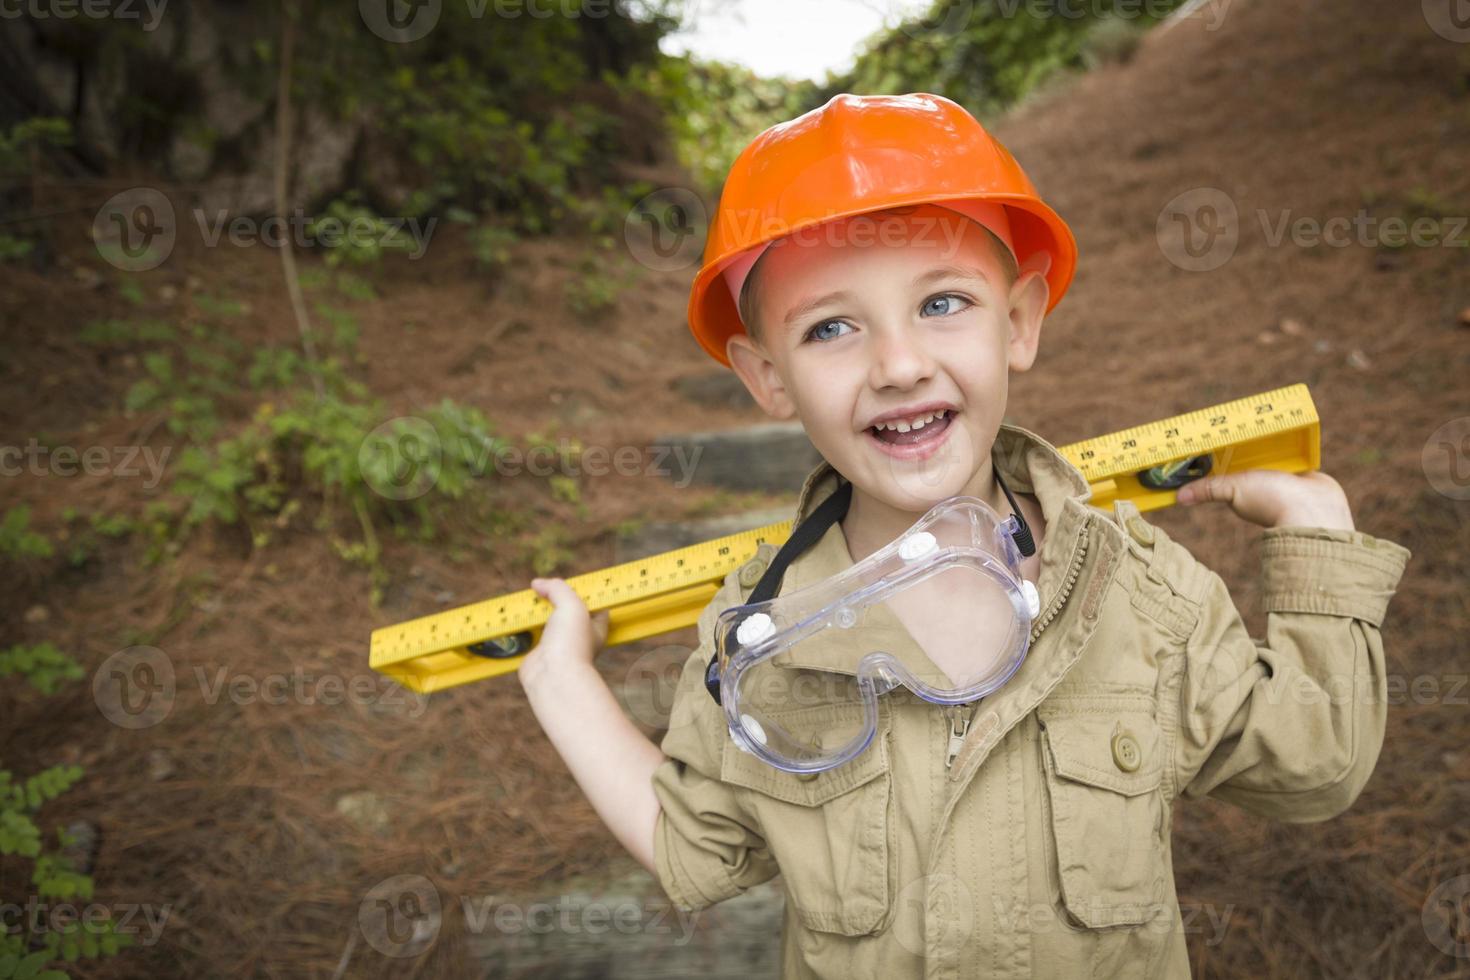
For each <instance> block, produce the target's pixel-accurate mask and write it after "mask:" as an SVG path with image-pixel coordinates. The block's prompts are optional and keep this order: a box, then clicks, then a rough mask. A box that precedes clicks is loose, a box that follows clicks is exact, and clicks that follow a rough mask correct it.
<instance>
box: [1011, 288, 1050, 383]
mask: <svg viewBox="0 0 1470 980" xmlns="http://www.w3.org/2000/svg"><path fill="white" fill-rule="evenodd" d="M1050 298H1051V287H1050V286H1049V285H1048V284H1047V281H1046V275H1045V274H1044V273H1043V272H1041V271H1038V270H1036V269H1032V270H1030V271H1023V272H1022V273H1021V274H1020V275H1019V276H1017V277H1016V281H1015V282H1014V283H1012V284H1011V292H1010V327H1011V333H1010V343H1009V346H1008V350H1009V353H1010V367H1011V370H1012V371H1028V370H1030V369H1031V365H1032V364H1034V363H1035V362H1036V348H1037V346H1038V344H1039V343H1040V341H1041V321H1042V320H1043V319H1044V318H1045V317H1046V304H1047V300H1049V299H1050Z"/></svg>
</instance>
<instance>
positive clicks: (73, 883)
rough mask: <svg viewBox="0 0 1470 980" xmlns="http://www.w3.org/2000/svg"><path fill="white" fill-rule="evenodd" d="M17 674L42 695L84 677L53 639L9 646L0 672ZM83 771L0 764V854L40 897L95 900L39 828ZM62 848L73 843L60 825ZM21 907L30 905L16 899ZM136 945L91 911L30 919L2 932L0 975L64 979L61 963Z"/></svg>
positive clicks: (87, 880) (0, 655) (1, 655)
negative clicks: (42, 816) (61, 919)
mask: <svg viewBox="0 0 1470 980" xmlns="http://www.w3.org/2000/svg"><path fill="white" fill-rule="evenodd" d="M16 675H18V676H19V677H20V679H21V680H23V681H25V682H26V683H27V684H29V685H30V686H31V687H32V688H34V689H35V690H37V691H39V692H41V693H42V694H44V695H50V694H53V693H55V691H56V690H57V688H58V687H59V686H60V685H61V684H62V683H65V682H68V681H74V680H79V679H81V678H82V677H83V676H84V672H83V670H82V668H81V666H80V665H79V664H78V663H77V662H76V661H75V660H73V659H72V658H71V657H69V656H67V655H66V654H64V653H62V652H61V651H60V650H57V649H56V648H55V647H54V646H52V645H50V644H49V643H43V644H41V645H39V646H35V647H12V648H10V649H9V650H6V651H4V652H0V677H7V678H8V677H12V676H16ZM83 775H84V773H83V771H82V769H81V767H79V766H70V765H63V766H51V767H50V768H47V769H43V770H42V771H40V772H38V773H36V774H35V775H34V776H30V777H28V778H25V779H19V778H17V777H16V776H15V775H14V774H13V773H12V772H11V771H10V770H8V769H0V855H5V856H11V857H15V858H20V859H22V860H28V861H30V862H31V874H30V879H29V884H30V887H31V888H32V889H33V892H32V894H33V895H34V897H35V898H37V899H42V900H44V899H74V898H83V899H88V900H90V899H91V898H92V894H93V889H94V883H93V881H92V878H91V876H90V875H87V874H83V873H81V872H80V871H78V870H77V869H76V868H75V867H74V866H73V865H72V863H71V862H70V861H69V860H68V859H67V858H66V857H65V856H64V854H63V853H62V851H61V850H52V851H48V850H46V849H45V848H44V847H43V844H42V834H41V829H40V827H39V826H38V825H37V822H36V820H37V815H38V813H39V811H40V810H41V809H42V808H43V807H44V806H45V805H46V804H47V803H49V802H51V801H52V800H55V799H57V798H58V797H60V796H62V795H63V794H65V793H66V792H67V791H68V790H70V789H71V788H72V787H73V786H75V785H76V784H77V783H78V782H79V781H80V780H81V779H82V777H83ZM57 843H58V846H59V848H66V847H67V846H69V845H71V844H72V843H73V840H72V839H71V838H70V837H69V836H68V835H67V834H66V832H65V831H63V830H61V829H59V828H58V830H57ZM7 904H14V905H17V906H23V905H24V904H25V903H21V902H15V903H10V902H7ZM131 944H132V937H131V936H130V935H128V934H126V933H121V932H119V931H118V925H117V923H116V922H115V921H114V920H113V918H112V917H111V916H110V915H109V916H108V917H107V918H106V919H105V920H102V921H100V922H99V921H98V920H96V919H95V918H92V917H90V916H85V917H82V918H80V919H78V920H76V921H72V922H69V923H62V924H57V923H56V922H54V921H52V920H47V921H44V922H43V921H41V920H40V919H39V918H37V917H33V916H25V917H23V918H22V920H21V921H20V923H19V928H17V929H15V930H14V931H11V923H10V922H8V921H7V922H6V930H5V931H4V932H0V978H12V977H13V978H22V977H29V978H36V980H40V978H45V980H66V978H67V977H68V974H67V973H66V972H65V971H64V970H62V969H57V968H56V967H58V966H60V965H62V964H65V963H74V962H76V961H77V960H78V959H81V958H83V957H86V958H89V959H96V958H98V957H102V956H114V955H116V954H117V953H118V952H119V951H120V950H122V949H123V948H125V947H127V946H129V945H131Z"/></svg>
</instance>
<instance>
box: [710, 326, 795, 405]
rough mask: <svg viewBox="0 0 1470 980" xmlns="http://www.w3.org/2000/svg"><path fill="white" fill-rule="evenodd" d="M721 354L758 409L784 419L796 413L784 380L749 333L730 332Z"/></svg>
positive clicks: (768, 356)
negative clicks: (726, 359) (723, 354)
mask: <svg viewBox="0 0 1470 980" xmlns="http://www.w3.org/2000/svg"><path fill="white" fill-rule="evenodd" d="M725 356H726V357H727V358H729V359H730V367H731V368H732V369H733V370H734V371H735V373H736V374H737V375H738V376H739V377H740V380H741V381H742V382H744V384H745V387H746V389H747V390H748V391H749V392H750V396H751V397H752V398H754V399H755V402H756V404H757V405H759V406H760V407H761V411H763V412H765V413H766V414H767V415H769V416H771V417H772V418H774V419H783V420H784V419H789V418H792V417H794V416H795V415H796V404H795V403H794V402H793V401H792V400H791V395H790V394H789V393H788V392H787V391H786V382H785V381H783V380H781V375H780V374H779V373H777V371H776V365H775V364H773V363H772V362H771V358H770V355H768V354H767V353H766V352H765V350H764V349H762V347H761V346H760V345H759V344H757V343H755V342H754V341H752V340H751V339H750V337H749V335H747V334H743V333H737V334H733V335H731V337H730V339H729V340H728V341H726V342H725Z"/></svg>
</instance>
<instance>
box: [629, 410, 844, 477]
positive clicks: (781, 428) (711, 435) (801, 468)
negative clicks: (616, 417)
mask: <svg viewBox="0 0 1470 980" xmlns="http://www.w3.org/2000/svg"><path fill="white" fill-rule="evenodd" d="M653 445H655V446H668V447H669V448H670V450H671V451H672V452H673V453H675V454H681V455H676V456H675V457H674V458H677V459H684V460H688V461H689V465H688V466H687V467H679V468H674V467H670V470H671V473H674V474H677V475H678V478H679V479H684V480H688V481H689V482H692V483H699V484H703V485H706V486H716V487H725V488H727V489H730V490H761V491H765V492H767V493H797V492H799V491H800V490H801V485H802V483H803V481H805V480H806V477H807V474H808V473H810V472H811V470H812V467H814V466H816V465H817V464H818V463H820V462H821V460H822V457H821V454H820V453H818V452H817V450H816V447H814V446H813V445H812V444H811V440H809V439H808V438H807V436H806V430H804V429H803V428H802V427H801V423H800V422H771V423H768V424H765V425H752V426H746V427H744V428H740V429H726V430H722V431H718V432H690V433H684V434H679V435H669V436H663V437H660V438H658V439H655V440H653ZM691 469H692V473H691V472H690V470H691Z"/></svg>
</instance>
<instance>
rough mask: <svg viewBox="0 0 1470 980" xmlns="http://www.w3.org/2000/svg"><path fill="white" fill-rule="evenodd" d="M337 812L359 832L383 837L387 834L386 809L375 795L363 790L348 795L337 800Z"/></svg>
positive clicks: (387, 820)
mask: <svg viewBox="0 0 1470 980" xmlns="http://www.w3.org/2000/svg"><path fill="white" fill-rule="evenodd" d="M336 809H337V812H338V813H339V814H341V815H342V816H343V817H345V818H347V820H348V821H349V822H350V823H352V824H353V825H354V826H355V827H357V828H358V829H359V830H365V831H367V832H368V833H370V834H377V835H379V836H385V835H386V834H387V833H388V827H389V819H388V808H387V807H386V806H385V805H384V804H383V801H382V799H381V798H380V797H379V796H378V794H377V793H374V792H373V791H371V790H363V791H362V792H359V793H348V794H347V795H346V796H343V797H340V798H339V799H338V800H337V806H336Z"/></svg>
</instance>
